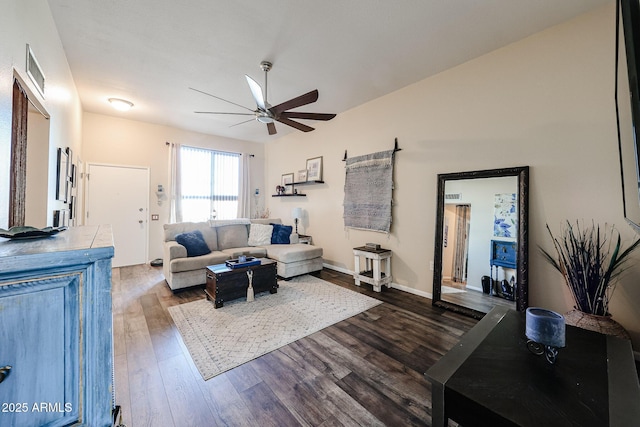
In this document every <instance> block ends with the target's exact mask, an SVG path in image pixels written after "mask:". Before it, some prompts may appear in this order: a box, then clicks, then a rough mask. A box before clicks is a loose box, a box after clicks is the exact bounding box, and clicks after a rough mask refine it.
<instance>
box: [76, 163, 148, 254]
mask: <svg viewBox="0 0 640 427" xmlns="http://www.w3.org/2000/svg"><path fill="white" fill-rule="evenodd" d="M92 165H93V166H106V167H113V168H126V169H143V170H145V171H146V172H147V183H146V184H147V197H145V199H144V201H145V212H146V223H147V226H146V227H145V229H146V231H145V239H144V259H145V264H147V263H148V262H149V194H148V193H149V191H151V187H150V185H151V179H150V178H151V177H150V174H151V168H150V167H149V166H137V165H118V164H115V163H101V162H89V161H88V162H85V164H84V175H83V178H82V183H83V187H84V188H83V190H84V203H83V206H82V221H83V224H86V223H87V208H88V207H89V202H90V200H89V197H90V196H89V184H88V183H87V181H88V180H89V179H90V177H89V175H90V171H91V166H92Z"/></svg>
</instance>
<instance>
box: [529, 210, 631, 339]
mask: <svg viewBox="0 0 640 427" xmlns="http://www.w3.org/2000/svg"><path fill="white" fill-rule="evenodd" d="M547 231H548V232H549V235H550V236H551V240H552V241H553V246H554V249H555V254H554V255H552V254H550V253H549V252H547V251H545V250H544V249H542V248H540V250H541V252H542V254H543V255H544V257H545V259H546V260H547V261H549V263H550V264H551V265H552V266H553V267H554V268H555V269H556V270H558V271H559V272H560V273H561V274H562V275H563V277H564V280H565V282H566V284H567V286H568V287H569V290H570V291H571V295H572V296H573V299H574V302H575V309H574V310H572V311H570V312H569V313H566V314H565V320H566V323H567V324H569V325H573V326H578V327H581V328H583V329H589V330H594V331H597V332H601V333H604V334H608V335H616V336H620V337H623V338H627V339H628V338H629V334H628V333H627V331H626V330H625V329H624V328H623V327H622V326H621V325H620V324H619V323H617V322H616V321H614V320H613V319H612V318H611V314H610V313H609V301H610V299H611V296H612V295H613V292H614V290H615V286H616V282H617V279H618V278H619V276H620V274H621V273H622V272H623V271H624V270H625V266H624V264H625V261H627V260H628V259H629V255H631V253H632V252H633V251H634V250H636V249H637V248H638V245H640V240H635V241H634V242H633V243H632V244H631V245H630V246H629V247H627V248H626V249H624V250H623V248H622V244H621V239H620V233H619V232H618V230H616V229H615V227H614V226H605V227H604V229H603V230H602V231H601V230H600V225H595V224H593V223H592V225H591V226H587V227H584V226H583V227H580V224H579V223H578V222H576V224H575V225H573V224H571V223H570V222H569V221H567V223H566V224H565V227H564V228H563V230H562V232H561V234H560V236H559V237H554V235H553V233H552V232H551V229H550V228H549V225H548V224H547Z"/></svg>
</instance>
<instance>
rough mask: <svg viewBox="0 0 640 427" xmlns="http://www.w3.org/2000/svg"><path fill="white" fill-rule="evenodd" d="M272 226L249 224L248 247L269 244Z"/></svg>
mask: <svg viewBox="0 0 640 427" xmlns="http://www.w3.org/2000/svg"><path fill="white" fill-rule="evenodd" d="M272 233H273V225H267V224H251V227H250V229H249V246H265V245H270V244H271V234H272Z"/></svg>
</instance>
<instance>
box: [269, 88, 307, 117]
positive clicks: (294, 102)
mask: <svg viewBox="0 0 640 427" xmlns="http://www.w3.org/2000/svg"><path fill="white" fill-rule="evenodd" d="M317 100H318V89H315V90H312V91H311V92H307V93H305V94H304V95H300V96H298V97H296V98H293V99H290V100H288V101H285V102H283V103H282V104H278V105H276V106H275V107H271V108H270V109H269V111H271V112H272V113H273V114H274V115H276V116H277V115H278V114H280V113H282V112H283V111H287V110H290V109H292V108H296V107H302V106H303V105H307V104H311V103H312V102H316V101H317Z"/></svg>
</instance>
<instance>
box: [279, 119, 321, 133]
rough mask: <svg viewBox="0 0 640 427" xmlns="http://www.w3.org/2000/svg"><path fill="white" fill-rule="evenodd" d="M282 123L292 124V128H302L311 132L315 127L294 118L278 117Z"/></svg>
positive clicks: (303, 130)
mask: <svg viewBox="0 0 640 427" xmlns="http://www.w3.org/2000/svg"><path fill="white" fill-rule="evenodd" d="M276 120H277V121H279V122H280V123H284V124H285V125H288V126H291V127H292V128H296V129H298V130H301V131H302V132H311V131H312V130H313V129H314V128H312V127H311V126H307V125H303V124H302V123H298V122H294V121H293V120H289V119H287V118H286V117H278V118H277V119H276Z"/></svg>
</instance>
